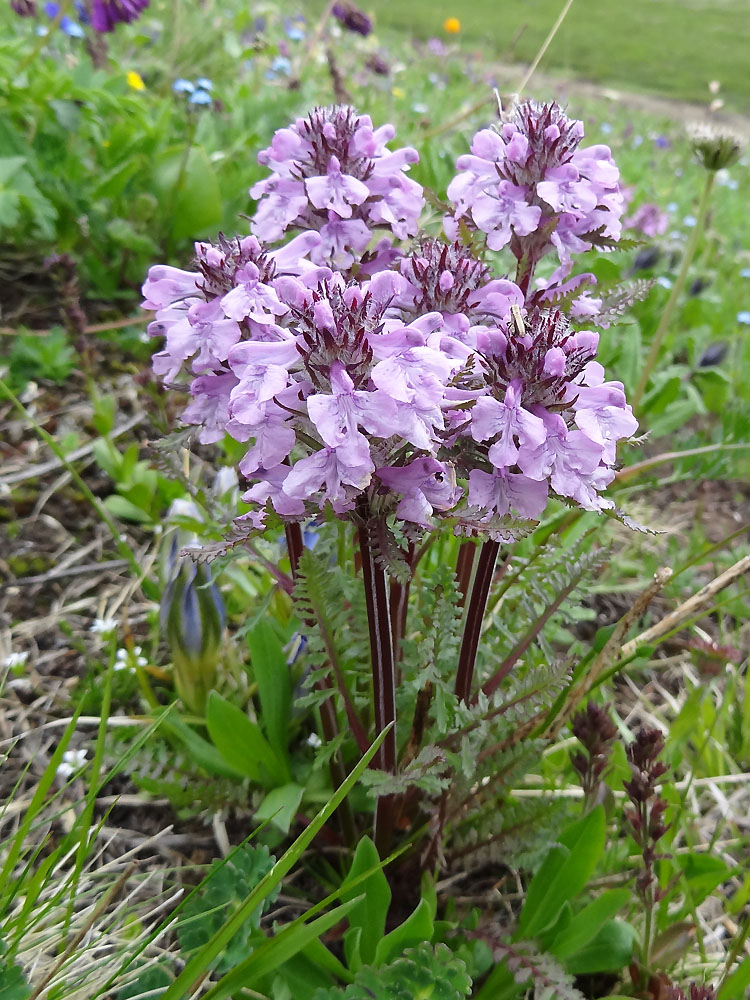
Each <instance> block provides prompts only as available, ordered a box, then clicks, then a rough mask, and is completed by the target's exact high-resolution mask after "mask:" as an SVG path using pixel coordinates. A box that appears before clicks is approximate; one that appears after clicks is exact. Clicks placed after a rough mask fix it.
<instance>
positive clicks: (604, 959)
mask: <svg viewBox="0 0 750 1000" xmlns="http://www.w3.org/2000/svg"><path fill="white" fill-rule="evenodd" d="M636 937H637V935H636V932H635V929H634V928H633V927H631V926H630V924H626V923H625V922H624V921H622V920H611V921H610V922H609V923H608V924H605V925H604V926H603V927H602V928H601V930H600V931H599V933H598V934H597V935H596V937H595V938H594V939H593V940H592V941H590V942H589V943H588V944H587V945H586V947H585V948H582V949H581V951H579V952H577V953H576V954H575V955H574V956H573V957H572V958H570V959H568V960H567V962H566V963H565V964H566V967H567V970H568V972H570V973H571V975H574V976H580V975H584V974H585V973H590V972H619V971H620V970H621V969H624V968H625V966H626V965H628V963H629V962H630V960H631V959H632V957H633V947H634V945H635V941H636Z"/></svg>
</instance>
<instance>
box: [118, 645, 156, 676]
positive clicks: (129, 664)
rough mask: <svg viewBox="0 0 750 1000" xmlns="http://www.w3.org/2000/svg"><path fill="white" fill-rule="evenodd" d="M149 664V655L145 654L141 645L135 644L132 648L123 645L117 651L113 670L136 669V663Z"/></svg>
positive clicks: (141, 665)
mask: <svg viewBox="0 0 750 1000" xmlns="http://www.w3.org/2000/svg"><path fill="white" fill-rule="evenodd" d="M147 664H148V657H146V656H144V655H143V651H142V649H141V647H140V646H133V649H132V650H129V649H125V648H124V647H123V646H121V647H120V648H119V649H118V650H117V652H116V653H115V662H114V666H113V668H112V669H113V670H134V669H135V667H136V665H137V666H139V667H145V666H147Z"/></svg>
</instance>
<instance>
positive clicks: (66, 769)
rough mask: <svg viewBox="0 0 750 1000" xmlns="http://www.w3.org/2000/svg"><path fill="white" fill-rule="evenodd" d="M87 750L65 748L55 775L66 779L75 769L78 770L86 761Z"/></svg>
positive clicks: (62, 779)
mask: <svg viewBox="0 0 750 1000" xmlns="http://www.w3.org/2000/svg"><path fill="white" fill-rule="evenodd" d="M87 754H88V751H87V750H66V751H65V753H64V754H63V755H62V761H61V762H60V764H59V765H58V768H57V777H58V778H60V780H61V781H67V780H68V778H70V777H71V776H72V775H74V774H75V773H76V771H80V770H81V768H82V767H83V766H84V764H85V763H86V756H87Z"/></svg>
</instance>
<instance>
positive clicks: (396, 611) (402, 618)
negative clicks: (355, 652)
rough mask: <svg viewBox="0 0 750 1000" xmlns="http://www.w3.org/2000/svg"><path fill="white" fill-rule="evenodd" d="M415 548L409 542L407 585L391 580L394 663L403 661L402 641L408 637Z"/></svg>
mask: <svg viewBox="0 0 750 1000" xmlns="http://www.w3.org/2000/svg"><path fill="white" fill-rule="evenodd" d="M414 559H415V547H414V543H413V542H409V549H408V552H407V555H406V561H407V562H408V564H409V579H408V580H407V581H406V583H400V582H399V581H398V580H395V579H394V580H391V583H390V587H389V593H388V603H389V607H390V612H391V640H392V643H393V662H394V663H398V662H399V660H400V659H401V641H402V639H403V638H404V636H405V635H406V614H407V611H408V609H409V589H410V587H411V574H412V573H413V572H414Z"/></svg>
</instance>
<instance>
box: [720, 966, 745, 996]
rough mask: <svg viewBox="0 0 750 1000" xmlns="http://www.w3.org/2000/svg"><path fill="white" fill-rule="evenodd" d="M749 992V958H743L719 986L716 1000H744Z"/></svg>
mask: <svg viewBox="0 0 750 1000" xmlns="http://www.w3.org/2000/svg"><path fill="white" fill-rule="evenodd" d="M748 990H750V957H747V958H743V960H742V961H741V962H740V964H739V965H738V966H737V968H736V969H735V970H734V972H732V973H730V975H728V976H727V978H726V979H725V980H724V982H723V983H722V985H721V989H720V990H719V996H718V1000H746V998H747V995H748Z"/></svg>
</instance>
